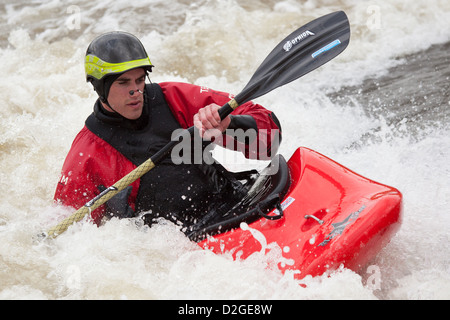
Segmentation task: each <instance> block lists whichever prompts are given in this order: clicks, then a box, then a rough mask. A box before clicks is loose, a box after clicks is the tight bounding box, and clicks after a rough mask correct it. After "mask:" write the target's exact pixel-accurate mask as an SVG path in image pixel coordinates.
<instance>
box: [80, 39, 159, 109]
mask: <svg viewBox="0 0 450 320" xmlns="http://www.w3.org/2000/svg"><path fill="white" fill-rule="evenodd" d="M84 66H85V71H86V80H87V81H88V82H91V83H92V85H93V86H94V89H95V91H96V92H97V93H98V95H99V97H100V99H101V100H102V101H104V102H105V101H106V99H107V98H108V93H109V88H110V87H111V84H112V83H113V82H114V80H116V79H117V78H118V77H119V76H120V75H121V74H123V73H125V72H127V71H130V70H133V69H137V68H144V69H145V70H146V71H150V72H151V71H152V67H153V65H152V63H151V62H150V58H149V57H148V55H147V52H146V51H145V48H144V46H143V45H142V43H141V41H140V40H139V39H138V38H136V37H135V36H134V35H132V34H130V33H127V32H121V31H115V32H108V33H105V34H103V35H101V36H99V37H97V38H96V39H94V40H93V41H92V42H91V44H90V45H89V47H88V48H87V51H86V59H85V65H84Z"/></svg>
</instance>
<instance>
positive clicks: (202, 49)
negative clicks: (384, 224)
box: [0, 0, 450, 299]
mask: <svg viewBox="0 0 450 320" xmlns="http://www.w3.org/2000/svg"><path fill="white" fill-rule="evenodd" d="M337 10H344V11H345V12H346V13H347V15H348V16H349V19H350V23H351V29H352V37H351V41H350V45H349V47H348V48H347V49H346V51H344V53H342V54H341V55H340V56H339V57H338V58H336V59H334V60H333V61H331V62H330V63H328V64H327V65H325V66H323V67H321V68H319V69H318V70H315V71H314V72H312V73H310V74H308V75H306V76H304V77H303V78H301V79H300V80H297V81H295V82H293V83H291V84H289V85H287V86H285V87H283V88H279V89H277V90H275V91H273V92H271V93H269V94H267V95H265V96H263V97H260V98H258V99H257V102H258V103H261V104H262V105H264V106H266V107H267V108H269V109H272V110H274V111H275V113H276V114H277V116H278V118H279V119H280V121H281V123H282V126H283V131H284V132H283V133H284V134H283V142H282V146H281V148H280V153H282V154H283V155H284V156H285V157H286V158H289V157H290V156H291V155H292V153H293V152H294V151H295V149H296V148H297V147H299V146H306V147H309V148H312V149H314V150H316V151H319V152H321V153H323V154H325V155H327V156H329V157H331V158H332V159H334V160H336V161H338V162H340V163H341V164H343V165H345V166H347V167H349V168H351V169H352V170H354V171H356V172H358V173H360V174H362V175H364V176H367V177H369V178H371V179H373V180H376V181H379V182H382V183H385V184H388V185H392V186H394V187H396V188H398V189H399V190H400V191H402V193H403V195H404V221H403V224H402V227H401V229H400V231H399V232H398V233H397V235H396V236H395V237H394V238H393V240H392V241H391V243H390V244H389V245H388V246H386V247H385V248H384V249H383V250H382V252H380V254H379V255H378V256H377V257H376V258H375V259H374V261H372V262H371V265H370V266H368V267H367V269H364V270H362V271H360V272H359V273H355V272H353V271H350V270H346V269H341V270H339V271H337V272H334V273H332V274H331V275H327V276H321V277H316V278H311V277H307V278H305V279H303V280H302V281H301V283H302V284H303V285H302V286H300V285H299V282H298V281H297V280H294V279H293V278H292V275H290V274H285V275H282V274H281V273H280V272H278V271H277V270H271V269H267V268H265V266H266V264H267V260H268V259H270V257H268V256H261V255H255V256H253V257H252V258H251V259H248V260H246V261H233V260H232V259H231V258H230V256H229V255H227V254H224V255H214V254H212V253H210V252H207V251H204V250H201V249H200V248H199V247H198V246H197V245H196V244H194V243H191V242H190V241H189V240H188V239H187V238H186V237H185V236H184V235H183V234H182V233H181V232H179V231H178V230H177V228H175V227H174V226H173V225H171V224H167V223H161V224H159V225H156V226H155V227H152V228H151V229H146V228H137V227H136V225H135V224H134V223H133V222H130V221H125V220H122V221H119V220H111V221H109V222H108V223H106V224H105V225H104V226H102V227H101V228H97V227H95V226H93V225H91V224H89V223H80V224H77V225H76V226H74V227H72V228H70V229H69V230H68V231H67V232H66V233H64V234H63V235H61V236H60V237H58V238H57V239H55V240H52V241H48V242H43V243H36V242H33V241H32V236H33V235H35V234H36V233H37V232H39V231H41V230H45V229H47V228H48V227H50V226H53V225H54V224H55V222H56V221H58V219H59V218H60V217H61V216H62V215H64V214H69V213H70V212H67V211H65V210H64V209H62V208H55V207H54V206H53V205H52V198H53V193H54V190H55V187H56V183H57V180H58V178H59V173H60V169H61V166H62V163H63V161H64V158H65V155H66V154H67V152H68V150H69V147H70V144H71V143H72V140H73V138H74V137H75V135H76V133H77V132H78V131H79V130H80V129H81V127H82V126H83V124H84V120H85V119H86V117H87V116H88V115H89V114H90V112H91V111H92V107H93V104H94V102H95V100H96V95H95V93H94V91H93V90H92V88H91V87H89V85H88V84H86V83H85V81H84V69H83V58H84V53H85V50H86V48H87V46H88V44H89V43H90V41H91V40H92V39H93V38H94V37H95V36H97V35H98V34H101V33H103V32H107V31H111V30H123V31H128V32H131V33H134V34H136V35H137V36H138V37H139V38H140V39H141V40H142V42H143V43H144V45H145V47H146V48H147V51H148V53H149V55H150V58H151V60H152V63H153V64H154V65H155V66H156V68H155V69H154V72H153V73H152V80H153V81H155V82H160V81H172V80H176V81H186V82H191V83H195V84H199V85H205V86H209V87H211V88H214V89H217V90H223V91H228V92H232V93H239V92H240V90H241V89H242V88H243V87H244V86H245V84H246V82H247V81H248V80H249V79H250V76H251V75H252V73H253V72H254V70H255V69H256V67H257V66H258V65H259V63H260V62H261V61H262V60H263V59H264V57H265V56H266V55H267V54H268V53H269V52H270V51H271V49H272V48H273V47H274V46H275V45H276V44H277V43H278V42H279V41H281V40H282V39H283V38H284V37H285V36H287V35H288V34H289V33H290V32H292V31H293V30H295V29H296V28H298V27H300V26H301V25H303V24H305V23H307V22H308V21H310V20H312V19H314V18H316V17H319V16H321V15H324V14H327V13H330V12H333V11H337ZM0 16H1V19H0V31H1V32H0V59H1V61H2V62H1V66H2V78H1V79H0V103H1V114H2V116H1V118H0V168H1V171H0V179H1V180H0V181H1V183H0V299H186V298H192V299H194V298H195V299H197V298H200V299H330V298H334V299H449V298H450V245H449V243H450V232H449V227H450V210H449V205H450V204H449V199H450V164H449V163H450V161H449V160H450V125H449V124H450V90H449V82H450V57H449V56H450V55H449V52H450V23H449V21H450V3H449V2H448V1H446V0H442V1H439V0H427V1H424V0H420V1H414V2H411V1H403V0H391V1H356V0H340V1H339V0H329V1H328V0H308V1H293V0H287V1H275V0H265V1H256V0H251V1H249V0H245V1H244V0H241V1H238V0H223V1H208V0H195V1H186V0H174V1H162V0H161V1H159V0H142V1H138V2H133V3H132V4H131V3H130V2H129V1H125V0H117V1H104V0H101V1H86V0H74V1H70V3H66V2H63V1H58V0H53V1H51V0H49V1H24V0H14V1H11V0H3V1H2V3H1V4H0ZM218 156H219V157H220V156H222V157H223V158H222V161H223V162H224V164H226V165H228V166H229V167H238V168H240V167H242V168H244V167H246V166H252V165H253V164H252V163H248V162H246V161H244V160H242V159H237V158H235V157H234V156H231V157H230V156H228V155H226V154H221V153H220V152H218ZM255 165H258V164H255ZM374 270H375V271H374ZM374 275H376V276H377V278H376V279H375V280H376V281H375V282H374V281H373V276H374Z"/></svg>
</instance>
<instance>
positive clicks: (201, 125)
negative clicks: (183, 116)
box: [194, 103, 231, 140]
mask: <svg viewBox="0 0 450 320" xmlns="http://www.w3.org/2000/svg"><path fill="white" fill-rule="evenodd" d="M219 109H220V106H219V105H217V104H214V103H213V104H210V105H207V106H206V107H204V108H202V109H200V110H199V111H198V113H197V114H196V115H195V116H194V126H195V127H196V128H197V129H198V131H199V133H200V137H202V138H203V139H205V140H212V139H213V138H218V137H220V136H221V135H222V133H223V132H224V131H225V130H226V129H227V128H228V126H229V125H230V121H231V119H230V117H229V116H227V117H226V118H225V119H223V120H220V115H219Z"/></svg>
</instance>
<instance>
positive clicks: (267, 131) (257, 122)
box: [54, 82, 281, 224]
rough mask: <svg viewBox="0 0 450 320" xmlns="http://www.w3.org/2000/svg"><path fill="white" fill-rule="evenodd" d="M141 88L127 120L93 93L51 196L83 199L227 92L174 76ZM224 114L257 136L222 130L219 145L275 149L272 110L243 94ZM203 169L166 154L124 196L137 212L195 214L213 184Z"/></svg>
mask: <svg viewBox="0 0 450 320" xmlns="http://www.w3.org/2000/svg"><path fill="white" fill-rule="evenodd" d="M144 96H145V99H144V108H143V113H142V116H141V117H140V118H139V119H138V120H134V121H131V120H128V119H125V118H123V117H121V116H120V115H118V114H114V113H109V112H107V111H105V110H104V109H103V107H102V106H101V103H100V101H99V100H98V101H97V102H96V104H95V106H94V112H93V113H92V114H91V115H90V116H89V117H88V119H87V120H86V123H85V126H84V127H83V129H82V130H81V131H80V132H79V133H78V135H77V136H76V137H75V140H74V141H73V143H72V146H71V149H70V151H69V153H68V155H67V157H66V159H65V162H64V165H63V168H62V172H61V177H60V179H59V181H58V185H57V188H56V192H55V196H54V199H55V201H56V202H57V203H59V204H62V205H64V206H69V207H73V208H74V209H78V208H80V207H82V206H83V205H84V204H85V203H86V202H88V201H89V200H91V199H93V198H94V197H95V196H96V195H98V194H99V193H100V192H101V191H102V190H103V189H104V188H105V187H109V186H111V185H113V184H114V183H115V182H117V181H118V180H119V179H121V178H122V177H124V176H125V175H126V174H128V173H129V172H131V171H132V170H133V169H135V168H136V167H137V166H139V165H140V164H141V163H143V162H144V161H145V160H147V159H148V158H150V157H151V156H152V155H153V154H155V153H156V152H157V151H158V150H160V149H161V148H162V147H163V146H164V145H165V144H166V143H167V142H169V141H170V140H171V137H172V132H173V131H174V130H176V129H180V128H183V129H186V128H189V127H191V126H193V117H194V115H195V114H196V113H197V112H198V110H199V109H201V108H203V107H205V106H207V105H209V104H211V103H215V104H218V105H224V104H225V103H227V102H228V101H229V100H230V99H231V98H232V96H231V95H230V94H228V93H224V92H218V91H213V90H211V89H209V88H205V87H200V86H196V85H191V84H186V83H175V82H166V83H160V84H152V85H146V88H145V92H144ZM231 119H232V121H231V124H230V127H229V128H231V129H239V128H241V129H249V127H254V129H257V135H256V137H257V139H255V140H254V141H245V142H243V141H236V139H235V138H233V139H231V140H230V139H227V138H225V139H223V142H222V143H221V144H222V145H223V146H224V147H227V148H229V149H233V150H236V151H240V152H242V153H243V154H244V155H245V157H247V158H254V159H267V158H270V157H271V156H272V155H275V153H276V151H277V148H278V145H279V141H281V140H280V138H281V136H280V134H281V129H280V125H279V122H278V120H277V118H276V116H275V115H274V114H273V113H272V112H270V111H268V110H267V109H265V108H264V107H262V106H260V105H258V104H254V103H252V102H247V103H245V104H243V105H242V106H240V107H239V108H237V109H236V110H235V111H234V112H233V113H232V114H231ZM249 120H250V121H249ZM249 123H250V125H249ZM247 140H248V139H247ZM275 140H276V141H275ZM230 141H231V143H230ZM203 171H204V170H202V168H199V166H198V165H196V164H193V163H192V164H191V163H187V164H184V163H182V164H178V163H177V164H174V163H173V159H170V157H168V158H167V159H166V160H164V161H163V162H162V163H161V164H158V165H157V166H156V167H155V168H154V169H153V170H151V171H149V172H148V173H147V174H145V175H144V176H143V177H141V178H140V179H138V180H137V181H135V182H134V183H132V185H131V186H132V188H130V189H131V191H130V192H129V193H128V194H127V200H126V201H127V202H128V205H129V207H131V209H132V210H133V211H137V212H142V211H149V212H153V214H154V215H155V216H158V215H159V212H162V211H168V210H169V211H172V212H178V216H177V218H180V217H181V216H183V215H184V219H188V218H186V216H191V218H192V217H195V216H196V212H197V211H199V210H205V208H207V206H208V203H209V202H212V199H211V197H210V194H211V190H212V189H211V186H210V185H209V181H208V178H207V177H206V176H205V174H204V172H203ZM116 197H117V196H116ZM113 199H114V198H113ZM110 201H111V200H110ZM105 211H106V209H105V205H102V206H100V207H99V208H98V209H96V210H94V211H93V212H92V213H91V218H92V219H93V220H94V222H95V223H97V224H99V223H100V221H101V219H102V217H103V216H104V214H105ZM197 213H198V214H201V213H199V212H197Z"/></svg>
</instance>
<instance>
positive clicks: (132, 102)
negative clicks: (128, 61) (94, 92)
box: [103, 69, 146, 120]
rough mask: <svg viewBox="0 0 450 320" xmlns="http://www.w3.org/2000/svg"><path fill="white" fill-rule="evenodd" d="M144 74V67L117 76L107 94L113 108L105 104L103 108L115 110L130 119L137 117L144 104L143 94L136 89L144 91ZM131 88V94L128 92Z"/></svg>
mask: <svg viewBox="0 0 450 320" xmlns="http://www.w3.org/2000/svg"><path fill="white" fill-rule="evenodd" d="M145 75H146V74H145V70H144V69H134V70H130V71H127V72H125V73H124V74H122V75H121V76H120V77H119V78H117V79H116V81H114V82H113V84H112V85H111V88H110V89H109V95H108V102H109V104H110V105H111V107H112V108H113V109H114V110H111V109H110V108H109V107H108V106H107V105H105V104H104V105H103V106H104V108H105V109H106V110H108V111H111V112H113V111H116V112H117V113H119V114H121V115H122V116H123V117H125V118H127V119H130V120H136V119H138V118H139V117H140V116H141V114H142V108H143V106H144V95H143V94H142V93H140V92H138V90H140V91H141V92H143V91H144V87H145ZM131 90H133V91H134V94H133V95H131V94H130V91H131Z"/></svg>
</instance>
